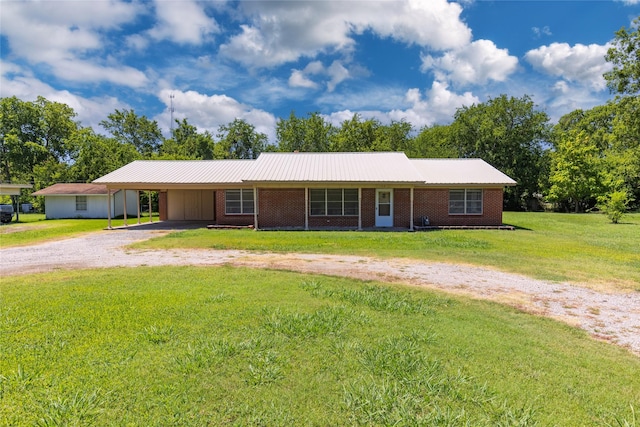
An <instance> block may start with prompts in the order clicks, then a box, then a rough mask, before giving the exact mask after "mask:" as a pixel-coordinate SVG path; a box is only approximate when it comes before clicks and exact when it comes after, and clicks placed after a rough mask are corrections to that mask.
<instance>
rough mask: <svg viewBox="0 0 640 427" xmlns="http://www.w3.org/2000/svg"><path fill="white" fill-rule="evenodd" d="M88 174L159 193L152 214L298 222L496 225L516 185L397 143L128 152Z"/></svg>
mask: <svg viewBox="0 0 640 427" xmlns="http://www.w3.org/2000/svg"><path fill="white" fill-rule="evenodd" d="M94 183H97V184H103V185H105V186H106V187H107V188H108V189H110V190H116V189H118V190H137V191H157V192H159V198H158V199H159V213H160V220H172V221H208V222H209V223H210V224H217V225H237V226H243V225H252V226H254V227H255V228H256V229H299V230H310V229H356V230H362V229H374V228H395V229H408V230H414V229H415V227H418V226H424V225H429V226H487V227H493V226H500V225H502V207H503V200H502V199H503V190H504V187H505V186H513V185H515V184H516V183H515V181H514V180H512V179H511V178H509V177H508V176H506V175H505V174H503V173H502V172H500V171H499V170H497V169H496V168H494V167H493V166H491V165H489V164H488V163H486V162H485V161H483V160H480V159H409V158H408V157H407V156H406V155H405V154H404V153H399V152H373V153H297V152H296V153H262V154H260V155H259V156H258V158H257V159H255V160H138V161H134V162H132V163H129V164H128V165H126V166H123V167H122V168H120V169H118V170H115V171H113V172H111V173H109V174H107V175H105V176H103V177H101V178H98V179H96V180H95V181H94ZM110 194H111V193H110ZM125 210H127V209H126V208H125ZM138 212H139V209H138Z"/></svg>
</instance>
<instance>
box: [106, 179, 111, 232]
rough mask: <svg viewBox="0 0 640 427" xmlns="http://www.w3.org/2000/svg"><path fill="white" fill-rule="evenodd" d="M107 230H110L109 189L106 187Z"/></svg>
mask: <svg viewBox="0 0 640 427" xmlns="http://www.w3.org/2000/svg"><path fill="white" fill-rule="evenodd" d="M107 229H109V230H111V229H112V228H111V188H109V187H107Z"/></svg>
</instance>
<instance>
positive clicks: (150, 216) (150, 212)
mask: <svg viewBox="0 0 640 427" xmlns="http://www.w3.org/2000/svg"><path fill="white" fill-rule="evenodd" d="M147 197H148V198H149V222H153V211H152V210H151V191H147Z"/></svg>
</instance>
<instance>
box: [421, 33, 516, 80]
mask: <svg viewBox="0 0 640 427" xmlns="http://www.w3.org/2000/svg"><path fill="white" fill-rule="evenodd" d="M517 67H518V58H516V57H515V56H511V55H509V51H508V50H507V49H498V48H497V47H496V45H495V44H494V43H493V42H492V41H491V40H476V41H474V42H472V43H470V44H468V45H466V46H463V47H461V48H458V49H454V50H450V51H448V52H446V53H445V54H444V55H442V56H440V57H433V56H431V55H424V56H423V57H422V67H421V69H422V71H428V70H433V71H434V73H435V76H436V79H437V80H441V81H452V82H455V83H458V84H461V85H470V84H483V83H486V82H488V81H489V80H494V81H499V82H502V81H504V80H506V79H507V77H509V75H510V74H512V73H513V72H515V71H516V69H517Z"/></svg>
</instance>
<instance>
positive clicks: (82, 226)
mask: <svg viewBox="0 0 640 427" xmlns="http://www.w3.org/2000/svg"><path fill="white" fill-rule="evenodd" d="M137 220H138V219H137V218H129V219H128V220H127V222H128V223H129V224H135V223H136V222H137ZM148 221H149V216H148V214H147V216H142V217H141V222H143V223H145V222H148ZM154 221H157V218H156V215H154ZM123 223H124V220H123V219H112V220H111V225H112V226H113V227H118V226H121V225H123ZM107 225H108V222H107V220H106V219H55V220H53V219H52V220H48V219H45V216H44V214H20V222H11V223H9V224H3V225H2V226H1V227H0V247H3V248H6V247H11V246H20V245H30V244H35V243H41V242H46V241H50V240H56V239H60V238H68V237H74V236H78V235H80V234H84V233H90V232H94V231H99V230H103V229H105V228H106V227H107Z"/></svg>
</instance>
